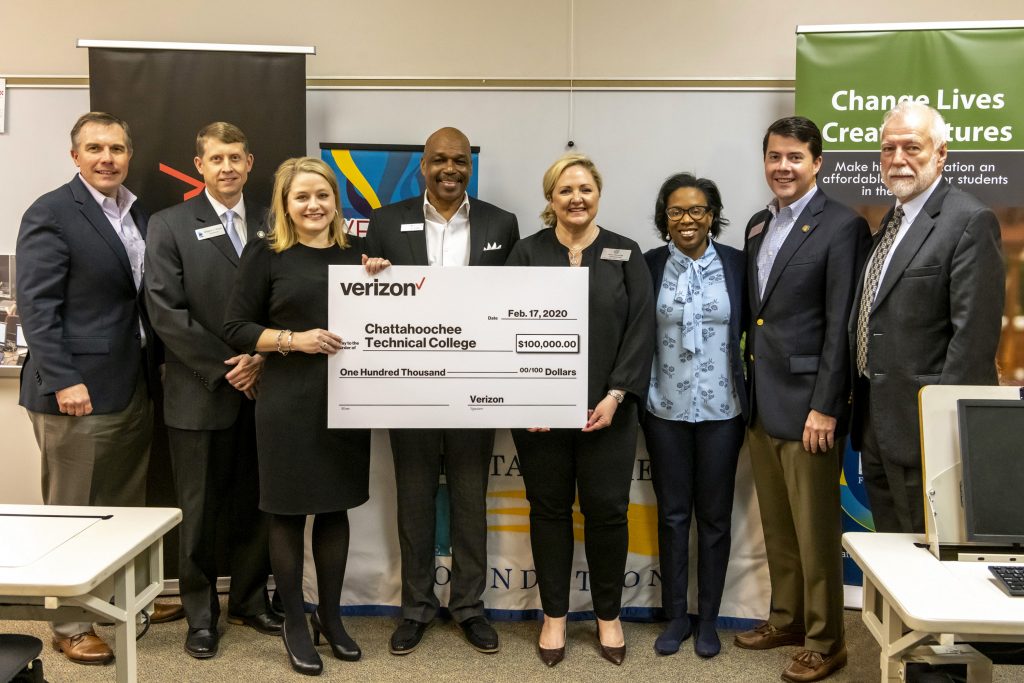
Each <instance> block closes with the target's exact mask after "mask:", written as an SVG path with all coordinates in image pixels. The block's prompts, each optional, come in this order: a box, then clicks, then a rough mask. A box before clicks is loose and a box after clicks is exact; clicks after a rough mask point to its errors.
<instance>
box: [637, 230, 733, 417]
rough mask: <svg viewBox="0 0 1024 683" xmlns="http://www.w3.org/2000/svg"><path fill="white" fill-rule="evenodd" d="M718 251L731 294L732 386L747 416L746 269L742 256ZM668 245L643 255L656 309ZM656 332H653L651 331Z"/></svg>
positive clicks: (718, 246) (717, 248)
mask: <svg viewBox="0 0 1024 683" xmlns="http://www.w3.org/2000/svg"><path fill="white" fill-rule="evenodd" d="M714 244H715V251H716V252H717V253H718V258H719V259H721V261H722V272H723V273H724V274H725V289H726V291H727V292H728V293H729V351H730V353H729V369H730V371H731V376H732V383H733V386H734V387H736V393H737V394H738V395H739V399H740V410H741V411H742V412H743V415H744V416H746V415H747V413H748V412H749V411H750V397H749V396H747V380H746V377H745V370H746V368H745V367H744V364H743V348H742V346H741V344H740V338H741V337H742V336H743V333H744V331H745V330H746V326H747V318H748V317H749V313H748V310H747V265H746V260H745V259H744V257H743V252H742V251H740V250H739V249H735V248H733V247H730V246H728V245H725V244H720V243H718V242H715V243H714ZM668 255H669V251H668V245H667V244H666V245H665V246H662V247H658V248H657V249H651V250H650V251H648V252H647V253H645V254H644V259H646V261H647V268H648V269H649V270H650V271H651V285H652V286H653V292H654V299H653V303H654V305H655V306H657V305H658V292H660V291H661V281H662V279H663V278H664V275H665V264H666V263H667V262H668ZM653 329H655V328H652V330H653ZM651 338H652V339H656V338H657V336H656V333H655V332H652V333H651ZM646 405H647V398H646V397H644V399H643V401H642V402H641V408H642V409H643V408H644V407H646Z"/></svg>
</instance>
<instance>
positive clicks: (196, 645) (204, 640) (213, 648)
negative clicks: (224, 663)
mask: <svg viewBox="0 0 1024 683" xmlns="http://www.w3.org/2000/svg"><path fill="white" fill-rule="evenodd" d="M217 641H218V638H217V629H215V628H190V629H189V630H188V635H187V636H186V637H185V652H187V653H189V654H190V655H192V656H193V657H195V658H196V659H209V658H210V657H212V656H214V655H215V654H217Z"/></svg>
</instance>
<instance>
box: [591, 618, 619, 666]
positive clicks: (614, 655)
mask: <svg viewBox="0 0 1024 683" xmlns="http://www.w3.org/2000/svg"><path fill="white" fill-rule="evenodd" d="M594 627H595V628H596V629H597V647H598V648H599V649H600V650H601V656H602V657H604V658H605V659H607V660H608V661H609V662H611V663H612V664H614V665H615V666H622V660H624V659H625V658H626V645H625V643H623V644H622V645H621V646H620V647H609V646H607V645H605V644H604V643H602V642H601V627H600V626H598V625H597V624H596V623H595V624H594Z"/></svg>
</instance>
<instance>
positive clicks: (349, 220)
mask: <svg viewBox="0 0 1024 683" xmlns="http://www.w3.org/2000/svg"><path fill="white" fill-rule="evenodd" d="M470 153H471V155H472V157H473V175H472V176H470V178H469V183H468V184H467V185H466V192H467V194H469V196H470V197H476V196H477V188H478V178H479V176H480V148H479V147H470ZM320 158H321V159H323V160H324V161H325V162H326V163H327V164H328V165H329V166H330V167H331V168H332V169H334V172H335V174H336V175H337V176H338V185H339V190H340V192H341V213H342V214H343V215H344V216H345V225H346V230H347V231H348V233H349V234H352V235H358V236H360V237H363V236H365V235H366V226H367V225H369V223H370V212H371V211H373V210H374V209H379V208H380V207H382V206H387V205H388V204H394V203H395V202H400V201H402V200H403V199H409V198H410V197H417V196H420V197H421V196H423V193H424V191H425V190H426V183H425V182H424V180H423V174H422V173H420V159H422V158H423V145H366V144H349V143H337V142H321V143H320Z"/></svg>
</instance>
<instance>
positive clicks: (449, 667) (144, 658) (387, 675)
mask: <svg viewBox="0 0 1024 683" xmlns="http://www.w3.org/2000/svg"><path fill="white" fill-rule="evenodd" d="M345 624H346V627H347V629H348V631H349V633H350V634H351V635H352V636H353V637H354V638H355V639H356V641H357V642H358V643H359V644H360V645H361V646H362V648H363V658H362V660H361V661H359V662H355V663H352V662H342V661H339V660H336V659H333V658H332V657H331V656H330V651H329V650H328V649H327V647H326V646H325V647H321V648H320V649H319V652H320V655H321V656H322V657H324V673H323V676H321V679H322V680H329V681H387V682H388V683H392V682H398V681H416V682H418V683H427V682H428V681H429V682H431V683H432V682H434V681H439V682H441V681H459V682H462V683H465V682H473V683H476V682H477V681H481V682H482V681H507V682H509V683H522V682H523V681H540V680H543V681H551V682H556V681H634V682H636V683H641V682H642V683H654V682H656V681H673V682H674V681H695V682H697V683H711V682H715V683H717V682H720V681H726V682H727V681H736V682H740V683H761V682H762V681H763V682H766V683H767V682H768V681H772V682H775V681H778V680H779V674H780V673H781V672H782V670H783V669H785V667H786V666H787V665H788V663H789V658H790V657H791V656H792V655H793V653H795V652H796V649H795V648H780V649H777V650H771V651H767V652H751V651H748V650H741V649H739V648H736V647H734V646H733V645H732V636H733V632H731V631H722V632H721V635H722V641H723V649H722V653H721V654H720V655H719V656H718V657H715V658H714V659H710V660H703V659H701V658H700V657H697V656H696V655H695V654H694V653H693V646H692V641H687V642H686V643H684V644H683V647H682V649H680V651H679V653H678V654H676V655H674V656H671V657H660V656H658V655H656V654H655V652H654V649H653V644H654V639H655V637H656V636H657V635H658V633H659V632H660V630H661V625H660V624H646V623H626V624H624V630H625V633H626V645H627V648H628V650H627V654H626V661H625V663H624V664H623V665H622V666H621V667H616V666H614V665H612V664H611V663H609V662H607V661H605V660H604V659H602V658H601V656H600V654H598V651H597V646H596V644H595V636H594V625H593V622H590V621H582V622H573V623H570V625H569V632H568V636H569V639H568V647H567V651H566V658H565V661H563V662H562V663H561V664H559V665H558V666H557V667H555V668H554V669H547V668H546V667H545V666H544V665H543V664H542V663H541V662H540V660H539V659H538V658H537V654H536V649H535V648H536V638H537V631H538V625H537V624H536V623H535V622H498V623H496V624H495V627H496V628H497V630H498V633H499V635H500V637H501V652H500V653H498V654H495V655H482V654H479V653H477V652H476V651H475V650H473V649H472V648H471V647H470V646H469V645H468V644H467V643H466V641H465V640H464V638H463V637H462V632H461V631H460V630H459V628H458V627H457V626H456V625H455V624H454V623H452V622H442V621H437V622H435V623H434V624H433V625H432V626H431V628H430V629H429V630H428V631H427V633H426V635H425V636H424V638H423V642H422V643H421V644H420V647H419V648H418V649H417V650H416V651H415V652H413V653H412V654H410V655H406V656H404V657H395V656H393V655H391V654H389V653H388V649H387V648H388V638H389V637H390V635H391V630H392V629H393V628H394V625H395V621H394V620H393V619H388V618H383V617H350V618H346V619H345ZM221 628H222V632H221V633H222V637H221V643H220V652H219V653H218V655H217V656H216V657H214V658H212V659H208V660H204V661H199V660H195V659H193V658H191V657H189V656H188V655H186V654H185V652H184V651H183V649H182V645H183V643H184V642H185V621H184V620H182V621H177V622H173V623H170V624H159V625H155V626H153V627H152V628H151V629H150V631H149V633H148V634H146V636H145V637H144V638H143V639H142V640H141V641H139V644H138V648H139V649H138V652H139V669H138V671H139V681H144V682H150V681H151V682H153V683H162V682H165V681H166V682H168V683H185V682H188V683H193V682H202V681H211V682H215V683H229V682H234V681H245V682H246V683H263V682H264V681H289V680H291V681H296V680H306V679H305V678H304V677H302V676H299V675H298V674H296V673H294V672H293V671H292V670H291V667H290V666H289V665H288V660H287V657H286V655H285V651H284V646H283V645H282V644H281V642H280V640H279V639H277V638H274V637H271V636H264V635H261V634H259V633H257V632H256V631H254V630H252V629H251V628H248V627H245V626H231V625H227V624H225V623H224V622H223V620H222V621H221ZM846 628H847V648H848V651H849V664H848V665H847V667H846V668H845V669H843V670H842V671H841V672H839V673H838V674H836V675H835V676H833V677H832V678H830V679H829V680H830V681H835V683H844V682H846V683H850V682H856V683H871V682H873V681H877V680H879V669H878V655H879V649H878V646H877V645H876V644H875V642H874V640H873V639H872V638H871V636H870V634H869V633H868V632H867V629H866V628H865V627H864V625H863V623H862V622H861V620H860V612H856V611H847V612H846ZM97 631H98V632H99V633H100V635H101V636H103V637H104V638H107V637H109V638H110V642H113V629H111V628H102V627H100V628H98V629H97ZM0 633H27V634H30V635H34V636H36V637H38V638H40V639H42V640H43V642H44V643H45V647H44V649H43V668H44V672H45V674H46V678H47V680H48V681H51V682H52V683H60V682H65V681H69V682H74V683H79V682H81V683H90V682H92V681H113V680H114V668H113V666H81V665H76V664H71V663H70V662H68V661H67V660H66V659H65V658H64V657H63V656H62V655H60V654H59V653H57V652H55V651H54V650H53V649H52V648H51V647H50V644H49V642H50V640H49V633H50V632H49V628H48V625H47V624H46V623H44V622H15V621H0ZM1020 680H1022V679H1021V674H1020V672H1019V670H1016V669H1011V668H1008V667H996V673H995V677H994V678H993V681H994V682H995V683H1011V682H1012V681H1020Z"/></svg>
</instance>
